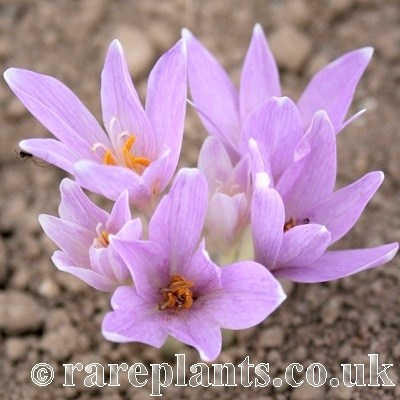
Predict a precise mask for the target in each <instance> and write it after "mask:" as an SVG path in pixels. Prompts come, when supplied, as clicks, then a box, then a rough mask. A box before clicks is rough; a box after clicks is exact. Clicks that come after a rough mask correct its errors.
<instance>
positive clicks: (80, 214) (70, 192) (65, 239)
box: [39, 179, 142, 292]
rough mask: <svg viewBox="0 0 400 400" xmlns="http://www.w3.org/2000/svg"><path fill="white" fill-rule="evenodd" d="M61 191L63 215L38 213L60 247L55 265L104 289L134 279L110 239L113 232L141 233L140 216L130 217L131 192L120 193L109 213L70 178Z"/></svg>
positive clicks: (136, 235) (117, 234)
mask: <svg viewBox="0 0 400 400" xmlns="http://www.w3.org/2000/svg"><path fill="white" fill-rule="evenodd" d="M60 191H61V203H60V206H59V209H58V213H59V215H60V218H57V217H53V216H51V215H43V214H42V215H40V216H39V222H40V224H41V225H42V228H43V230H44V231H45V233H46V234H47V236H49V237H50V239H52V240H53V241H54V242H55V243H56V244H57V246H58V247H59V248H60V249H61V250H57V251H56V252H55V253H54V254H53V257H52V260H53V262H54V264H55V265H56V267H57V268H58V269H59V270H61V271H65V272H68V273H70V274H72V275H75V276H77V277H78V278H80V279H82V280H83V281H84V282H86V283H87V284H89V285H90V286H93V287H94V288H95V289H98V290H101V291H105V292H112V291H114V290H115V289H116V288H117V287H118V286H121V285H126V284H127V283H129V282H131V275H130V273H129V271H128V269H127V267H126V265H125V263H124V262H123V260H122V259H121V258H120V257H119V255H118V254H117V253H116V252H115V251H113V249H112V246H111V245H110V241H109V237H110V235H115V237H123V238H125V237H128V238H131V239H139V238H140V236H141V233H142V224H141V222H140V219H139V218H136V219H133V220H132V219H131V212H130V209H129V201H128V192H127V191H123V192H122V193H121V194H120V196H119V197H118V199H117V201H116V202H115V204H114V206H113V208H112V211H111V214H109V213H107V212H106V211H104V210H102V209H101V208H99V207H98V206H96V205H95V204H93V203H92V202H91V201H90V200H89V198H88V197H87V196H86V195H85V194H84V193H83V191H82V189H81V188H80V186H79V185H78V184H77V183H75V182H73V181H72V180H70V179H64V180H63V181H62V182H61V185H60Z"/></svg>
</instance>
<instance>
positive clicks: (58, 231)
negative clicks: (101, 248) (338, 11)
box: [39, 214, 94, 265]
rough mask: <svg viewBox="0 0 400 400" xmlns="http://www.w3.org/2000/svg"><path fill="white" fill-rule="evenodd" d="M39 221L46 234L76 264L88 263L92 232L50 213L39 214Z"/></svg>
mask: <svg viewBox="0 0 400 400" xmlns="http://www.w3.org/2000/svg"><path fill="white" fill-rule="evenodd" d="M39 223H40V225H41V226H42V228H43V230H44V232H45V233H46V235H47V236H48V237H49V238H50V239H51V240H52V241H53V242H55V243H56V245H57V246H58V247H59V248H60V249H61V250H62V251H64V252H65V253H66V254H67V255H69V256H70V257H71V258H72V259H73V260H74V262H75V264H76V265H89V254H88V249H89V247H90V246H91V245H92V243H93V239H94V237H93V232H91V231H89V230H88V229H86V228H84V227H82V226H81V225H78V224H75V223H73V222H69V221H65V220H63V219H60V218H56V217H53V216H51V215H44V214H41V215H39Z"/></svg>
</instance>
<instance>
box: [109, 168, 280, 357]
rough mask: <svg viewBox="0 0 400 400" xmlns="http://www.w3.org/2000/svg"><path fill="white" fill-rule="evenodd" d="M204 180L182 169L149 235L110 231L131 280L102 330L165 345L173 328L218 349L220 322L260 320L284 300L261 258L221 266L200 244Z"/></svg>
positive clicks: (206, 350)
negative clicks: (141, 238)
mask: <svg viewBox="0 0 400 400" xmlns="http://www.w3.org/2000/svg"><path fill="white" fill-rule="evenodd" d="M207 200H208V193H207V183H206V180H205V178H204V177H203V176H202V175H201V174H200V173H199V172H198V170H189V169H184V170H181V172H180V174H179V175H178V177H177V179H176V181H175V183H174V185H173V187H172V188H171V191H170V193H169V194H168V195H166V196H164V198H163V199H162V200H161V202H160V203H159V205H158V208H157V209H156V211H155V213H154V215H153V217H152V219H151V221H150V226H149V239H150V241H148V242H143V241H133V240H124V239H119V238H117V237H111V238H110V240H111V242H112V243H113V245H114V247H115V249H116V250H117V251H118V252H119V254H120V255H121V257H122V258H123V259H124V260H125V262H126V264H127V266H128V267H129V269H130V271H131V273H132V278H133V280H134V282H135V285H134V286H133V285H132V286H124V287H120V288H118V289H117V290H116V292H115V294H114V295H113V297H112V299H111V304H112V307H113V309H114V311H112V312H110V313H108V314H107V315H106V316H105V319H104V321H103V327H102V330H103V334H104V336H105V337H106V338H107V339H109V340H112V341H116V342H131V341H136V342H141V343H146V344H149V345H152V346H155V347H158V348H159V347H161V346H162V345H163V344H164V342H165V340H166V339H167V337H168V335H171V336H173V337H175V338H176V339H178V340H180V341H182V342H183V343H186V344H188V345H191V346H193V347H195V348H196V349H197V350H198V351H199V352H200V355H201V357H202V358H203V359H205V360H213V359H215V358H216V357H217V356H218V354H219V353H220V351H221V329H220V328H228V329H244V328H248V327H250V326H253V325H255V324H257V323H259V322H261V321H262V320H263V319H264V318H266V317H267V316H268V315H269V314H270V313H271V312H272V311H273V310H275V309H276V308H277V307H278V306H279V305H280V304H281V302H282V301H283V300H284V298H285V295H284V293H283V291H282V288H281V286H280V285H279V283H278V282H277V281H276V280H275V279H274V278H273V277H272V275H271V274H270V273H269V272H268V271H267V269H266V268H264V267H263V266H261V265H259V264H257V263H255V262H252V261H248V262H240V263H235V264H232V265H228V266H226V267H224V268H219V267H218V266H217V265H215V264H214V263H213V262H212V261H211V260H210V258H209V256H208V254H207V252H206V251H205V249H204V241H202V242H201V243H200V244H199V240H200V234H201V232H202V229H203V224H204V219H205V215H206V209H207Z"/></svg>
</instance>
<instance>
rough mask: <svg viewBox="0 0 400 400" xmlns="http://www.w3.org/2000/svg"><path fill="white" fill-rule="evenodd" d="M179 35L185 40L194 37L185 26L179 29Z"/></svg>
mask: <svg viewBox="0 0 400 400" xmlns="http://www.w3.org/2000/svg"><path fill="white" fill-rule="evenodd" d="M181 35H182V38H183V39H186V40H187V41H189V40H190V39H193V38H194V36H193V34H192V32H190V31H189V29H187V28H183V29H182V30H181Z"/></svg>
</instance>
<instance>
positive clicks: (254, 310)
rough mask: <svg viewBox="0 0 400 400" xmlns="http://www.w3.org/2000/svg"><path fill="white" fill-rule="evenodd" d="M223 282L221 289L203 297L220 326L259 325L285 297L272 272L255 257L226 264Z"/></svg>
mask: <svg viewBox="0 0 400 400" xmlns="http://www.w3.org/2000/svg"><path fill="white" fill-rule="evenodd" d="M221 283H222V289H221V290H220V291H219V292H214V293H212V294H210V295H208V296H207V295H206V296H205V297H204V298H201V299H200V300H201V301H202V303H203V304H202V305H203V307H204V308H205V309H207V311H208V312H209V313H210V314H212V315H214V317H215V318H216V319H217V322H218V324H219V326H221V328H227V329H246V328H250V327H251V326H254V325H257V324H258V323H260V322H262V321H263V320H264V319H265V318H267V317H268V316H269V315H270V314H271V313H272V312H273V311H275V309H276V308H278V306H279V305H280V304H281V303H282V302H283V301H284V300H285V298H286V295H285V293H284V292H283V289H282V287H281V285H280V284H279V282H278V281H277V280H276V279H275V278H274V277H273V276H272V275H271V273H270V272H269V271H268V270H267V269H266V268H265V267H264V266H262V265H260V264H257V263H255V262H252V261H246V262H240V263H235V264H231V265H228V266H226V267H223V268H222V271H221Z"/></svg>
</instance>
